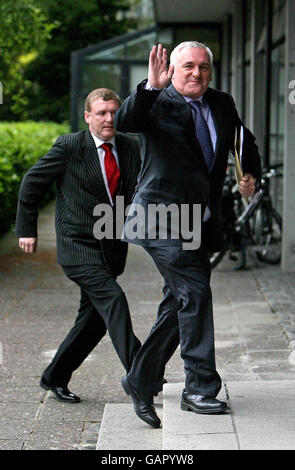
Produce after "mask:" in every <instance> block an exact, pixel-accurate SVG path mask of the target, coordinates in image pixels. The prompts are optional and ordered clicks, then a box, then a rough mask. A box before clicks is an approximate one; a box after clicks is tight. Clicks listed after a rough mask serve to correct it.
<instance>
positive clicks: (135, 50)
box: [127, 32, 157, 61]
mask: <svg viewBox="0 0 295 470" xmlns="http://www.w3.org/2000/svg"><path fill="white" fill-rule="evenodd" d="M154 44H157V35H156V32H152V33H150V34H146V35H145V36H141V37H139V38H136V39H133V40H131V41H128V42H127V57H128V59H140V60H147V61H148V59H149V53H150V50H151V48H152V47H153V45H154Z"/></svg>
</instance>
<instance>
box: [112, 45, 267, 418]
mask: <svg viewBox="0 0 295 470" xmlns="http://www.w3.org/2000/svg"><path fill="white" fill-rule="evenodd" d="M212 62H213V60H212V52H211V51H210V49H208V47H206V46H205V45H204V44H201V43H198V42H185V43H181V44H179V45H178V46H177V47H176V48H175V49H174V51H173V52H172V54H171V57H170V66H169V68H168V70H167V51H166V50H165V49H163V48H162V46H161V45H159V46H158V47H156V46H154V47H153V49H152V51H151V53H150V59H149V70H148V80H144V81H143V82H142V83H141V84H139V85H138V87H137V89H136V90H135V91H134V92H133V93H132V94H131V95H130V96H129V97H128V98H127V99H126V100H125V101H124V102H123V104H122V106H121V108H120V110H119V111H118V113H117V114H116V118H115V125H116V128H117V129H118V130H120V131H122V132H138V133H140V135H141V140H142V144H141V160H142V163H141V169H140V172H139V177H138V185H137V188H136V192H135V196H134V199H133V204H134V207H136V205H137V206H138V207H143V209H144V211H143V213H144V217H145V218H146V213H148V212H149V208H150V206H151V205H154V204H159V205H162V206H163V205H164V207H166V208H168V207H170V208H171V207H172V206H173V207H174V208H175V207H176V208H179V211H181V209H182V207H184V206H185V207H188V208H189V210H190V213H191V214H193V213H194V206H199V208H201V215H200V218H199V225H201V232H202V236H201V243H200V246H199V248H198V247H197V246H195V247H194V248H193V249H192V248H190V249H187V247H186V248H184V244H183V243H184V241H185V238H186V237H184V236H180V237H178V238H177V237H176V236H172V235H173V232H175V226H173V220H172V219H173V218H172V216H171V219H169V218H168V217H167V225H169V227H167V234H170V236H169V237H168V236H167V238H166V239H165V237H162V236H160V235H161V227H160V223H157V222H156V228H157V230H156V231H154V232H153V234H154V233H156V236H153V237H149V228H150V225H151V224H155V220H148V221H147V223H145V222H146V220H142V219H139V220H140V222H139V225H141V226H142V227H144V229H143V230H142V234H141V235H144V236H141V237H138V238H134V239H133V236H130V230H125V240H126V241H130V242H134V243H138V244H140V245H142V246H143V247H144V248H145V250H146V251H147V252H148V253H149V254H150V255H151V256H152V258H153V260H154V262H155V264H156V266H157V268H158V270H159V271H160V273H161V275H162V276H163V280H164V290H163V292H164V298H163V301H162V303H161V305H160V309H159V311H158V316H157V319H156V321H155V323H154V325H153V327H152V330H151V332H150V334H149V336H148V337H147V339H146V341H145V342H144V344H143V345H142V347H141V349H140V350H139V352H138V354H137V355H136V357H135V359H134V362H133V364H132V367H131V370H130V372H129V373H128V374H127V376H125V377H123V379H122V385H123V388H124V390H125V392H126V393H127V394H129V395H131V398H132V400H133V403H134V408H135V412H136V414H137V415H138V416H139V418H141V419H142V420H144V421H145V422H147V423H148V424H150V425H151V426H153V427H159V426H160V420H159V418H158V416H157V414H156V412H155V408H154V406H153V396H154V395H155V394H156V393H157V392H158V390H159V389H160V387H161V386H162V382H161V379H162V377H163V374H164V370H165V365H166V363H167V361H168V360H169V359H170V357H171V356H172V354H173V353H174V351H175V349H176V347H177V346H178V344H179V342H180V351H181V356H182V358H183V360H184V370H185V389H184V390H183V393H182V399H181V407H182V409H183V410H188V411H193V412H195V413H224V412H225V411H227V409H228V407H227V404H226V403H225V402H222V401H220V400H217V399H216V396H217V395H218V393H219V391H220V388H221V379H220V376H219V374H218V372H217V371H216V365H215V350H214V327H213V312H212V294H211V289H210V263H209V259H208V250H210V251H218V250H220V248H221V246H222V242H223V238H222V231H221V201H222V188H223V183H224V179H225V174H226V167H227V160H228V154H229V151H230V150H233V147H234V136H235V130H236V129H237V130H238V132H240V129H242V131H243V136H244V138H243V153H242V165H243V171H244V177H243V179H242V181H241V182H240V185H239V189H240V192H241V194H242V195H243V196H244V197H249V196H251V195H252V194H253V193H254V191H255V186H256V185H257V184H259V179H260V174H261V168H260V158H259V154H258V149H257V146H256V144H255V138H254V136H253V135H252V134H251V132H250V131H249V130H248V129H246V128H245V127H244V126H242V123H241V120H240V118H239V116H238V113H237V111H236V108H235V104H234V101H233V99H232V97H231V96H230V95H228V94H227V93H223V92H220V91H217V90H214V89H212V88H209V83H210V81H211V77H212ZM170 81H172V83H171V84H170ZM130 217H132V214H131V215H130V216H129V217H128V219H130ZM128 219H127V222H128ZM174 220H175V219H174ZM157 224H158V225H157ZM127 228H128V229H129V228H130V226H129V227H127V225H126V229H127ZM131 235H132V234H131Z"/></svg>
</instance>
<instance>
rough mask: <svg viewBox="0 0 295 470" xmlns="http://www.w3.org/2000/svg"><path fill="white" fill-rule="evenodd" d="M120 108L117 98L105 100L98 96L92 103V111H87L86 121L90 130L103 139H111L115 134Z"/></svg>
mask: <svg viewBox="0 0 295 470" xmlns="http://www.w3.org/2000/svg"><path fill="white" fill-rule="evenodd" d="M118 109H119V103H118V102H117V101H116V100H108V101H104V100H103V99H102V98H97V99H96V100H94V101H92V103H91V111H90V112H88V111H85V121H86V122H87V124H88V126H89V130H90V132H92V133H93V134H94V135H96V137H99V138H100V139H102V140H110V139H111V138H112V137H113V136H114V135H115V132H116V130H115V127H114V118H115V114H116V112H117V111H118Z"/></svg>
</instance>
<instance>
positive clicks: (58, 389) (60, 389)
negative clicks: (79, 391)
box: [40, 379, 81, 403]
mask: <svg viewBox="0 0 295 470" xmlns="http://www.w3.org/2000/svg"><path fill="white" fill-rule="evenodd" d="M40 387H41V388H43V389H44V390H51V392H53V393H54V395H55V396H56V398H57V399H58V400H59V401H63V402H66V403H79V402H80V401H81V400H80V398H79V397H78V396H77V395H74V393H72V392H70V390H69V389H68V387H65V386H58V385H49V384H48V383H47V382H46V381H45V380H44V379H41V380H40Z"/></svg>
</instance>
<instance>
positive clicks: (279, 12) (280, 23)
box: [272, 0, 286, 43]
mask: <svg viewBox="0 0 295 470" xmlns="http://www.w3.org/2000/svg"><path fill="white" fill-rule="evenodd" d="M285 15H286V2H285V0H276V1H274V3H273V25H272V42H273V43H275V42H277V41H279V40H280V39H281V38H282V37H283V36H284V34H285V24H286V19H285Z"/></svg>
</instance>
